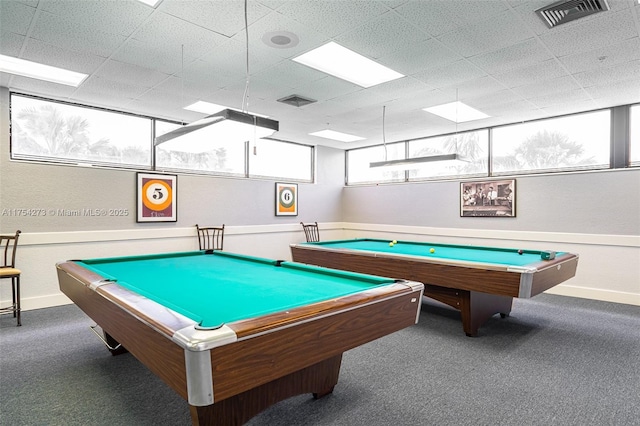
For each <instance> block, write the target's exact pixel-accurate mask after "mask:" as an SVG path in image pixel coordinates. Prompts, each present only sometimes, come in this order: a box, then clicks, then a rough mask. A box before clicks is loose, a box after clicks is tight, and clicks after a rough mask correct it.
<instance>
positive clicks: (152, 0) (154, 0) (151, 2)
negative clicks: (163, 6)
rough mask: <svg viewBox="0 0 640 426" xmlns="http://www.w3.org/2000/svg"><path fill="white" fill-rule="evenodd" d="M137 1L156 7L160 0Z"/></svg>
mask: <svg viewBox="0 0 640 426" xmlns="http://www.w3.org/2000/svg"><path fill="white" fill-rule="evenodd" d="M138 1H139V2H140V3H144V4H147V5H149V6H151V7H156V4H158V2H159V1H160V0H138Z"/></svg>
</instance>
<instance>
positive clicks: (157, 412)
mask: <svg viewBox="0 0 640 426" xmlns="http://www.w3.org/2000/svg"><path fill="white" fill-rule="evenodd" d="M92 324H93V322H92V321H91V319H89V318H88V317H87V316H86V315H85V314H84V313H83V312H82V311H80V310H79V309H78V308H77V307H76V306H75V305H67V306H61V307H55V308H47V309H40V310H35V311H27V312H24V313H23V326H22V327H15V322H14V319H13V318H12V317H11V316H7V315H4V316H2V317H0V392H1V394H0V424H1V425H11V426H14V425H65V426H67V425H96V426H98V425H127V426H131V425H153V426H160V425H188V424H190V416H189V410H188V406H187V403H186V402H185V401H184V400H182V399H181V398H180V397H179V396H177V394H175V393H174V392H173V391H172V390H171V389H169V388H168V387H167V386H166V385H165V384H164V383H162V382H161V381H160V380H159V379H158V378H157V377H155V376H154V375H153V374H152V373H150V372H149V371H148V370H147V369H146V368H145V367H144V366H143V365H142V364H141V363H139V362H138V361H137V360H136V359H135V358H133V357H132V356H131V355H130V354H125V355H121V356H116V357H112V356H111V355H110V354H109V352H108V351H107V350H106V349H105V348H104V346H103V345H102V343H101V342H100V341H99V340H98V339H97V337H96V336H95V335H94V334H93V333H92V332H91V331H90V330H89V329H88V326H89V325H92ZM249 425H251V426H262V425H269V426H278V425H366V426H378V425H380V426H382V425H385V426H386V425H397V426H404V425H563V426H564V425H580V426H583V425H620V426H628V425H640V308H639V307H637V306H631V305H622V304H613V303H607V302H599V301H592V300H585V299H575V298H569V297H562V296H553V295H544V294H543V295H540V296H537V297H535V298H533V299H526V300H521V299H516V300H515V301H514V307H513V310H512V313H511V316H510V317H508V318H505V319H501V318H500V317H499V316H497V315H496V316H495V317H494V318H492V319H491V320H490V321H489V322H488V323H487V324H486V325H484V326H483V327H481V328H480V332H479V337H477V338H469V337H466V336H465V334H464V333H463V332H462V325H461V322H460V316H459V314H458V313H457V312H455V311H453V310H450V309H448V308H446V307H443V306H439V305H432V304H425V305H424V306H423V310H422V313H421V317H420V321H419V323H418V324H417V325H415V326H413V327H410V328H407V329H404V330H402V331H400V332H397V333H395V334H392V335H390V336H387V337H384V338H382V339H379V340H376V341H374V342H371V343H369V344H366V345H364V346H361V347H358V348H356V349H353V350H351V351H349V352H347V353H346V354H345V356H344V359H343V364H342V369H341V373H340V379H339V382H338V385H337V386H336V388H335V390H334V393H333V394H332V395H329V396H327V397H325V398H322V399H320V400H313V399H312V397H311V396H310V395H300V396H297V397H294V398H290V399H288V400H286V401H283V402H281V403H279V404H276V405H274V406H272V407H270V408H269V409H267V410H265V411H264V412H262V413H261V414H259V415H258V416H256V417H254V418H253V419H252V420H251V421H250V422H249Z"/></svg>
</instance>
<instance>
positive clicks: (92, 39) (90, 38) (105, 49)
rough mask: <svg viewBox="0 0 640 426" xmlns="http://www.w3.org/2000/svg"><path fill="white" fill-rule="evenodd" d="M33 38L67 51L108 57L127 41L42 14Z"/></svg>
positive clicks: (58, 17) (54, 16)
mask: <svg viewBox="0 0 640 426" xmlns="http://www.w3.org/2000/svg"><path fill="white" fill-rule="evenodd" d="M31 37H32V38H35V39H38V40H41V41H44V42H46V43H49V44H53V45H55V46H60V47H62V48H65V49H69V50H74V51H77V52H82V53H89V54H93V55H98V56H103V57H108V56H110V55H111V54H112V53H113V52H114V51H115V50H116V49H117V48H118V47H119V46H121V45H122V43H123V42H124V40H125V37H124V36H123V35H119V34H113V33H105V32H101V31H99V30H97V29H95V28H92V27H90V26H87V25H85V24H84V22H77V21H74V20H73V19H71V18H69V17H66V16H59V15H54V14H51V13H48V12H40V14H39V15H38V22H37V25H35V26H34V28H33V30H32V32H31Z"/></svg>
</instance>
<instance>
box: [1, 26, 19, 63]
mask: <svg viewBox="0 0 640 426" xmlns="http://www.w3.org/2000/svg"><path fill="white" fill-rule="evenodd" d="M24 40H25V37H24V36H22V35H19V34H15V33H5V32H2V33H0V55H8V56H13V57H16V58H17V57H19V56H20V50H21V49H22V45H23V43H24Z"/></svg>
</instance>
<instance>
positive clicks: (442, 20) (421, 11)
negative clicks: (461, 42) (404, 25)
mask: <svg viewBox="0 0 640 426" xmlns="http://www.w3.org/2000/svg"><path fill="white" fill-rule="evenodd" d="M395 12H396V13H398V14H399V15H400V16H402V17H403V18H404V19H406V20H407V21H408V22H411V23H412V24H413V25H414V26H416V27H417V28H421V29H422V30H423V31H425V32H426V33H428V34H430V35H431V36H434V37H435V36H439V35H441V34H444V33H447V32H450V31H451V30H452V28H456V27H457V26H458V25H459V24H458V20H457V18H456V16H455V13H454V12H452V11H451V10H450V9H449V8H448V7H447V5H446V2H439V4H438V7H434V4H433V3H432V2H425V1H410V2H407V3H406V4H403V5H402V6H399V7H398V8H396V9H395Z"/></svg>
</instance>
